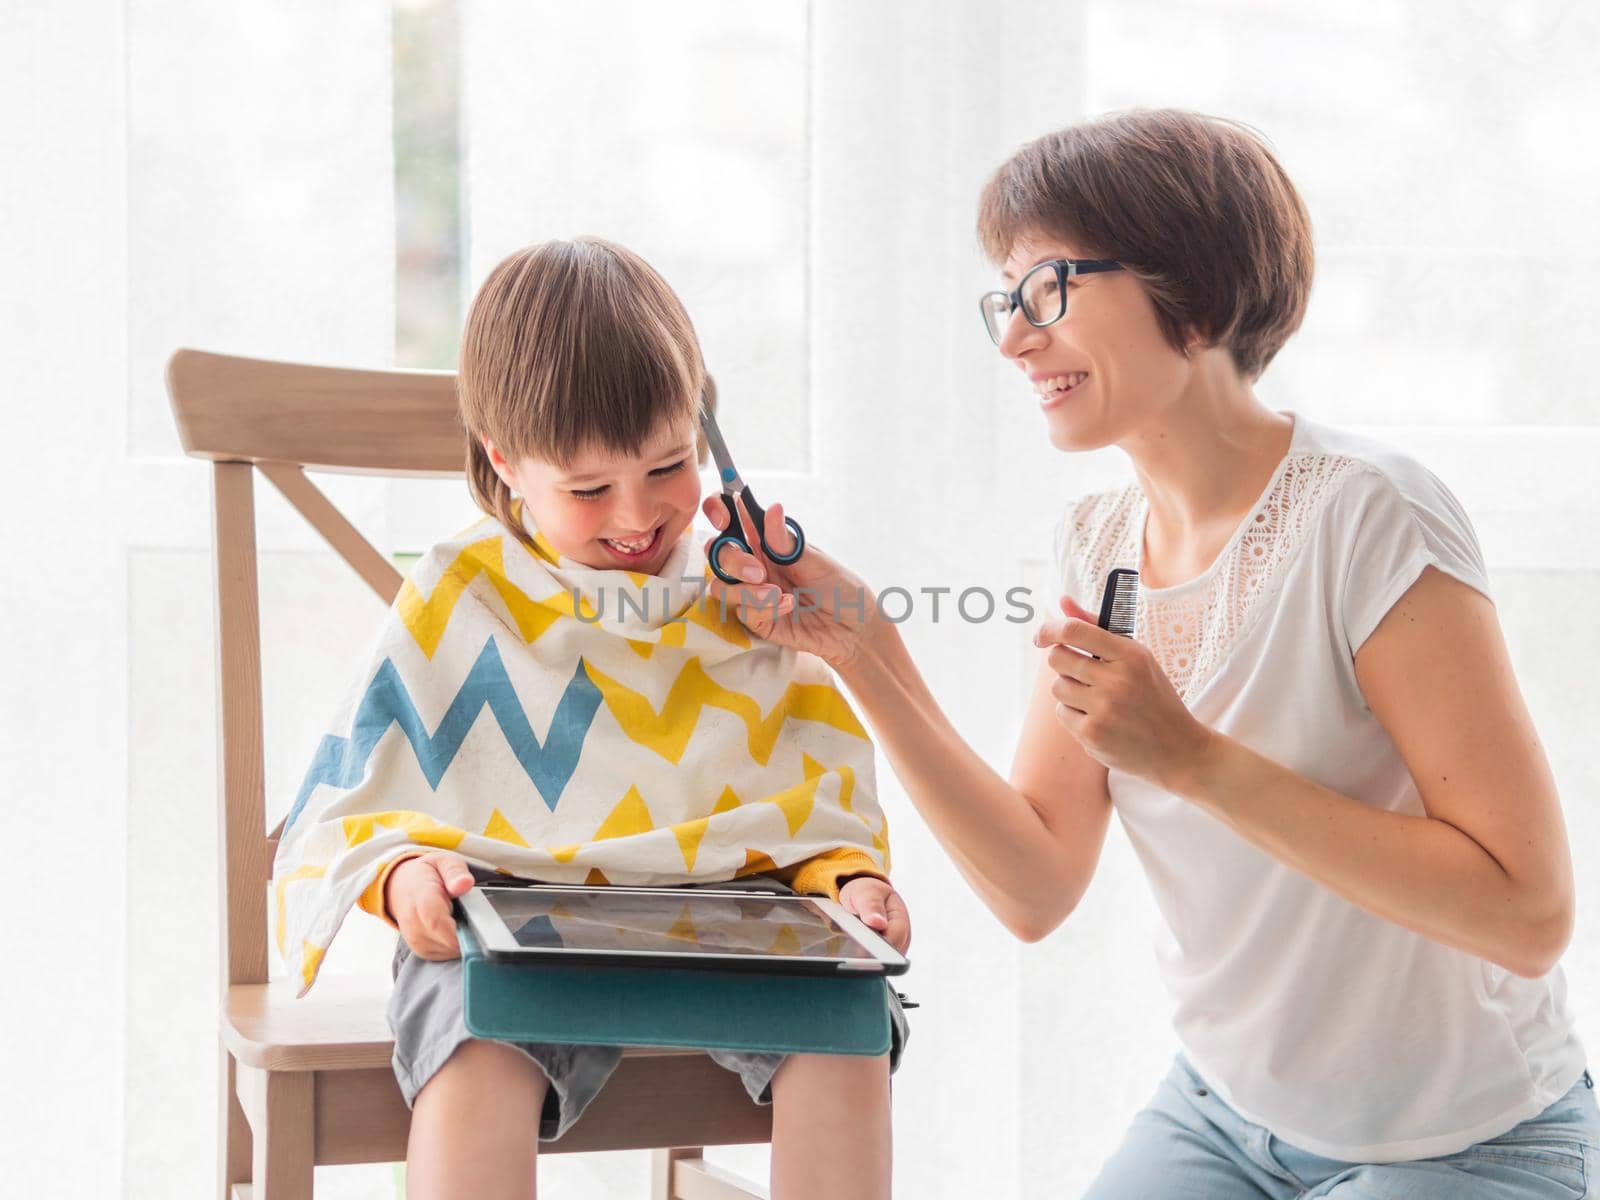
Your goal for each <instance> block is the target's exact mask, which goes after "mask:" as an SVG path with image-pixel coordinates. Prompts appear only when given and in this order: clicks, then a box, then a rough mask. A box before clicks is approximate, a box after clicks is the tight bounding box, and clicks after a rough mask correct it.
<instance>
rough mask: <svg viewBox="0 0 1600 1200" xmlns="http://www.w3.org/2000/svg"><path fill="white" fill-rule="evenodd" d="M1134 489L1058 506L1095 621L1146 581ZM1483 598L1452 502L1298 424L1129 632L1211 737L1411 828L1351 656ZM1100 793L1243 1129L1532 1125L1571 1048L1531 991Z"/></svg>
mask: <svg viewBox="0 0 1600 1200" xmlns="http://www.w3.org/2000/svg"><path fill="white" fill-rule="evenodd" d="M1145 516H1146V503H1145V498H1144V496H1143V494H1142V493H1141V492H1140V491H1139V489H1138V487H1137V486H1129V487H1126V488H1123V489H1120V490H1117V491H1112V492H1106V493H1102V494H1099V495H1094V496H1088V497H1085V498H1084V499H1082V500H1079V501H1077V502H1076V503H1074V504H1073V505H1072V506H1071V507H1069V509H1068V511H1067V514H1066V518H1065V519H1064V520H1063V522H1062V524H1061V527H1060V530H1059V534H1058V539H1057V547H1056V549H1057V563H1058V569H1059V571H1060V580H1061V585H1062V587H1063V590H1064V591H1066V592H1067V594H1069V595H1071V596H1072V597H1073V599H1075V600H1076V601H1077V602H1078V603H1079V604H1080V605H1081V606H1082V607H1084V608H1085V609H1087V610H1088V611H1090V612H1098V611H1099V608H1100V600H1101V593H1102V590H1103V589H1104V586H1105V580H1106V576H1107V574H1108V572H1109V571H1110V570H1111V569H1112V568H1113V567H1129V568H1134V569H1139V568H1140V567H1141V566H1142V565H1143V563H1142V559H1143V553H1142V548H1143V534H1144V526H1145ZM1429 566H1433V567H1436V568H1437V569H1439V570H1441V571H1444V572H1446V573H1447V574H1450V575H1452V576H1454V577H1456V578H1458V579H1460V580H1462V581H1463V582H1465V583H1467V584H1468V585H1470V586H1471V587H1473V588H1476V589H1477V590H1479V591H1481V592H1483V593H1484V594H1485V595H1487V594H1488V581H1487V576H1486V573H1485V571H1484V566H1483V560H1482V556H1481V554H1480V552H1479V549H1478V544H1477V540H1476V537H1475V536H1474V534H1473V531H1472V525H1471V522H1470V521H1469V520H1468V518H1467V515H1466V513H1465V511H1464V510H1463V509H1462V508H1461V506H1460V504H1459V503H1458V502H1457V501H1456V499H1455V497H1454V496H1452V495H1451V494H1450V492H1449V490H1448V489H1447V488H1445V486H1444V485H1443V484H1442V483H1440V482H1439V480H1438V479H1436V478H1435V477H1434V476H1433V475H1432V474H1430V473H1429V472H1428V471H1427V470H1426V469H1425V468H1423V467H1422V466H1421V465H1419V464H1418V463H1416V462H1415V461H1414V460H1412V459H1409V458H1407V457H1405V456H1404V455H1400V454H1398V453H1396V452H1394V451H1392V450H1390V449H1388V448H1387V447H1385V446H1383V445H1382V444H1380V443H1377V442H1373V441H1370V440H1368V439H1365V438H1360V437H1357V436H1355V435H1352V434H1348V433H1344V432H1342V431H1339V430H1336V429H1333V428H1331V427H1328V426H1324V425H1320V424H1317V423H1315V422H1312V421H1308V420H1306V419H1305V418H1304V417H1297V418H1296V419H1295V427H1294V434H1293V437H1292V439H1291V442H1290V446H1289V451H1288V454H1287V455H1286V456H1285V458H1284V459H1283V461H1282V462H1281V463H1280V464H1279V466H1278V468H1277V470H1276V471H1275V472H1274V474H1273V476H1272V479H1271V480H1270V481H1269V482H1268V484H1267V486H1266V488H1265V489H1264V490H1263V492H1262V494H1261V496H1260V498H1259V499H1258V500H1257V502H1256V504H1255V505H1254V506H1253V507H1252V508H1251V510H1250V512H1249V514H1248V515H1247V516H1246V517H1245V519H1244V520H1243V521H1242V522H1241V523H1240V525H1239V527H1238V528H1237V529H1236V530H1235V531H1234V534H1233V536H1232V538H1230V539H1229V541H1228V543H1227V545H1226V546H1225V547H1224V548H1223V550H1222V552H1221V553H1220V554H1219V555H1218V557H1217V559H1216V561H1214V562H1213V563H1212V564H1211V566H1210V567H1209V568H1207V569H1206V571H1204V572H1203V573H1202V574H1200V575H1199V576H1197V577H1196V578H1194V579H1191V580H1188V581H1186V582H1184V583H1181V584H1178V585H1176V586H1173V587H1167V588H1154V589H1152V588H1141V589H1140V593H1139V609H1138V618H1137V622H1136V632H1135V636H1136V637H1137V639H1138V640H1139V641H1140V642H1142V643H1143V644H1145V645H1146V646H1148V647H1150V649H1151V650H1152V652H1153V653H1154V654H1155V656H1156V658H1157V659H1158V661H1159V662H1160V663H1161V665H1162V666H1163V668H1164V669H1165V670H1166V672H1167V674H1168V676H1169V678H1170V679H1171V680H1172V682H1173V684H1174V686H1175V687H1176V688H1177V690H1178V692H1179V694H1180V695H1181V696H1182V697H1183V700H1184V703H1185V704H1186V705H1187V706H1188V707H1189V709H1190V710H1191V711H1192V712H1193V713H1194V714H1195V715H1196V716H1197V717H1198V718H1199V719H1200V720H1202V721H1204V722H1205V723H1206V724H1207V725H1209V726H1211V727H1213V728H1215V729H1218V730H1220V731H1221V732H1223V733H1226V734H1228V735H1229V736H1230V737H1233V738H1236V739H1238V740H1239V741H1241V742H1243V743H1244V744H1246V745H1248V746H1250V747H1252V748H1253V749H1255V750H1257V751H1258V752H1260V753H1262V754H1265V755H1266V756H1267V757H1269V758H1272V759H1273V760H1274V761H1277V762H1280V763H1283V764H1284V765H1286V766H1288V767H1290V768H1291V769H1293V770H1295V771H1296V772H1298V773H1300V774H1302V775H1304V776H1306V777H1308V778H1311V779H1314V780H1316V781H1317V782H1319V783H1321V784H1323V785H1324V786H1327V787H1330V788H1333V789H1334V790H1336V791H1339V792H1342V793H1343V794H1345V795H1349V796H1354V797H1356V798H1357V799H1360V800H1363V801H1365V802H1366V803H1368V804H1372V805H1375V806H1377V807H1380V808H1384V809H1388V810H1391V811H1396V812H1407V813H1412V814H1421V813H1423V812H1424V809H1423V806H1422V802H1421V797H1420V795H1419V793H1418V791H1417V788H1416V785H1415V783H1414V782H1413V781H1412V779H1411V776H1410V774H1409V772H1408V771H1407V769H1406V766H1405V763H1404V762H1403V761H1402V759H1401V758H1400V755H1399V752H1398V751H1397V750H1396V748H1395V746H1394V743H1393V742H1392V741H1391V740H1390V738H1389V736H1388V734H1387V733H1386V731H1385V730H1384V729H1383V727H1382V726H1381V725H1380V724H1379V723H1378V721H1377V719H1376V718H1375V717H1374V716H1373V714H1372V712H1371V710H1370V709H1369V708H1368V707H1367V705H1366V703H1365V701H1364V700H1363V699H1362V696H1361V690H1360V687H1359V685H1358V683H1357V681H1356V677H1355V666H1354V661H1355V654H1356V651H1357V650H1359V649H1360V647H1361V645H1362V644H1363V643H1364V642H1365V641H1366V639H1367V637H1368V636H1370V635H1371V633H1372V631H1373V630H1374V629H1376V628H1377V626H1378V624H1379V622H1380V621H1382V619H1383V617H1384V615H1385V614H1386V613H1387V612H1388V611H1389V609H1390V608H1391V607H1393V605H1394V603H1395V602H1396V601H1397V600H1398V599H1399V598H1400V597H1401V596H1402V595H1403V594H1404V593H1405V592H1406V590H1407V589H1409V588H1410V586H1411V585H1412V584H1413V583H1414V582H1415V581H1416V579H1417V577H1418V576H1420V575H1421V574H1422V572H1423V570H1425V569H1426V568H1427V567H1429ZM1109 785H1110V790H1111V797H1112V800H1113V802H1114V804H1115V806H1116V809H1117V814H1118V817H1119V819H1120V820H1121V822H1122V824H1123V827H1124V829H1125V830H1126V831H1127V834H1128V837H1129V840H1130V841H1131V843H1132V844H1133V847H1134V850H1135V851H1136V853H1137V854H1138V856H1139V858H1140V861H1141V863H1142V865H1143V867H1144V869H1145V872H1146V874H1147V876H1148V877H1149V879H1150V883H1151V887H1152V890H1153V892H1154V894H1155V898H1156V901H1157V904H1158V906H1159V908H1160V909H1161V913H1162V916H1163V918H1164V927H1163V928H1162V929H1160V930H1158V931H1157V954H1158V958H1159V960H1160V965H1161V968H1162V973H1163V975H1164V977H1165V979H1166V982H1167V985H1168V988H1169V990H1170V991H1171V993H1172V997H1173V1000H1174V1005H1175V1009H1174V1022H1175V1025H1176V1028H1177V1032H1178V1036H1179V1039H1180V1041H1181V1042H1182V1043H1183V1046H1184V1049H1185V1052H1186V1054H1187V1055H1188V1057H1189V1059H1190V1061H1191V1062H1192V1063H1193V1065H1194V1066H1195V1068H1196V1069H1197V1070H1198V1071H1199V1072H1200V1073H1201V1075H1203V1076H1204V1077H1205V1078H1206V1080H1207V1081H1208V1083H1210V1084H1211V1086H1213V1087H1214V1088H1215V1090H1216V1091H1217V1093H1218V1094H1219V1095H1221V1096H1223V1097H1224V1098H1225V1099H1226V1100H1228V1101H1229V1102H1230V1103H1231V1104H1232V1105H1233V1106H1234V1107H1235V1108H1236V1109H1237V1110H1239V1112H1241V1113H1242V1114H1243V1115H1244V1116H1245V1117H1247V1118H1248V1119H1251V1120H1254V1121H1256V1122H1257V1123H1258V1124H1262V1125H1265V1126H1266V1127H1267V1128H1269V1129H1271V1130H1272V1131H1273V1132H1274V1133H1276V1134H1277V1135H1278V1136H1280V1137H1282V1138H1284V1139H1285V1140H1286V1141H1289V1142H1292V1143H1294V1144H1296V1145H1298V1146H1301V1147H1303V1148H1305V1149H1307V1150H1310V1151H1311V1152H1312V1153H1315V1154H1321V1155H1324V1156H1326V1157H1329V1158H1335V1159H1341V1160H1348V1161H1362V1162H1387V1161H1397V1160H1400V1159H1410V1158H1424V1157H1432V1156H1435V1155H1441V1154H1449V1153H1453V1152H1455V1151H1457V1150H1461V1149H1464V1148H1465V1147H1467V1146H1469V1145H1471V1144H1473V1143H1474V1142H1477V1141H1481V1140H1483V1139H1485V1138H1488V1137H1493V1136H1495V1135H1497V1134H1499V1133H1502V1132H1504V1131H1505V1130H1507V1129H1509V1128H1511V1127H1512V1126H1513V1125H1515V1124H1517V1123H1518V1122H1519V1121H1522V1120H1524V1119H1525V1118H1527V1117H1530V1116H1533V1115H1534V1114H1535V1113H1538V1112H1540V1111H1542V1110H1543V1109H1544V1108H1545V1107H1547V1106H1548V1105H1549V1104H1550V1103H1551V1102H1553V1101H1554V1100H1556V1099H1557V1098H1558V1097H1560V1096H1561V1095H1562V1094H1564V1093H1565V1092H1566V1090H1567V1089H1568V1088H1569V1087H1571V1086H1572V1084H1573V1082H1574V1081H1575V1080H1576V1079H1577V1078H1578V1076H1579V1075H1580V1074H1581V1073H1582V1071H1583V1066H1584V1054H1583V1048H1582V1046H1581V1045H1580V1044H1579V1042H1578V1040H1577V1037H1576V1035H1575V1034H1574V1032H1573V1029H1572V1021H1571V1017H1570V1015H1569V1013H1568V1011H1567V1008H1566V1001H1565V992H1566V987H1565V982H1564V979H1563V977H1562V974H1561V971H1560V969H1559V968H1557V969H1556V970H1555V971H1552V972H1551V973H1550V974H1549V975H1547V976H1545V977H1544V978H1542V979H1539V980H1526V979H1522V978H1519V977H1517V976H1514V975H1511V974H1510V973H1509V972H1507V971H1505V970H1503V969H1501V968H1499V967H1497V966H1494V965H1493V964H1491V963H1488V962H1486V961H1484V960H1483V959H1480V958H1476V957H1474V956H1472V955H1468V954H1465V953H1463V952H1461V951H1458V950H1453V949H1450V948H1448V947H1445V946H1442V945H1440V944H1439V943H1437V942H1433V941H1429V940H1428V939H1425V938H1423V937H1421V936H1420V935H1417V934H1414V933H1411V932H1410V931H1408V930H1406V929H1404V928H1402V927H1401V926H1399V925H1396V924H1393V923H1391V922H1389V921H1386V920H1384V919H1382V918H1380V917H1377V916H1374V915H1372V914H1370V913H1368V912H1366V911H1364V910H1362V909H1359V908H1357V907H1355V906H1354V905H1352V904H1350V903H1348V902H1347V901H1345V900H1343V899H1341V898H1339V897H1338V896H1335V895H1334V894H1333V893H1332V892H1329V891H1327V890H1326V889H1325V888H1323V887H1321V886H1320V885H1318V884H1315V883H1313V882H1312V881H1311V880H1309V879H1307V878H1306V877H1305V876H1303V875H1301V874H1299V873H1298V872H1296V871H1294V870H1292V869H1291V868H1289V867H1287V866H1284V865H1283V864H1281V863H1279V862H1277V861H1276V860H1275V859H1273V858H1271V857H1270V856H1268V855H1266V854H1265V853H1263V852H1262V851H1260V850H1257V849H1256V848H1255V847H1253V846H1251V845H1250V844H1249V843H1248V842H1246V841H1244V840H1243V839H1242V838H1240V837H1238V836H1237V835H1236V834H1234V833H1233V832H1231V831H1230V830H1228V829H1227V828H1226V827H1225V826H1223V825H1222V824H1221V822H1219V821H1217V820H1215V819H1214V818H1212V817H1210V816H1208V815H1206V814H1205V813H1203V812H1201V811H1200V810H1198V809H1196V808H1194V807H1193V806H1192V805H1189V804H1187V803H1185V802H1184V801H1181V800H1179V799H1177V798H1176V797H1173V796H1171V795H1169V794H1167V793H1164V792H1161V791H1160V790H1158V789H1157V788H1155V787H1154V786H1153V785H1151V784H1149V783H1146V782H1145V781H1143V780H1139V779H1135V778H1133V777H1131V776H1128V775H1125V774H1123V773H1121V772H1118V771H1112V772H1111V774H1110V778H1109Z"/></svg>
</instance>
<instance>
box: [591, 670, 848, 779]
mask: <svg viewBox="0 0 1600 1200" xmlns="http://www.w3.org/2000/svg"><path fill="white" fill-rule="evenodd" d="M588 669H589V678H590V679H591V680H593V681H594V685H595V686H596V687H597V688H599V689H600V695H601V697H602V698H603V699H604V700H605V704H606V707H607V708H608V709H610V710H611V715H612V716H613V717H615V718H616V721H617V724H618V725H620V726H621V727H622V732H623V733H625V734H627V735H628V737H630V738H632V739H633V740H634V741H636V742H638V743H639V744H640V745H641V746H648V747H649V748H650V749H651V750H654V751H655V752H656V753H657V754H659V755H661V757H662V758H664V759H666V760H667V761H668V762H671V763H676V762H677V761H678V760H679V759H680V758H682V757H683V751H684V748H685V747H687V746H688V744H689V738H690V737H691V736H693V734H694V731H695V728H696V726H697V725H698V724H699V721H700V710H701V709H702V708H720V709H722V710H724V711H725V712H730V713H732V714H733V715H734V716H736V717H738V718H739V719H740V720H741V721H743V722H744V724H745V731H746V737H745V740H746V743H747V745H748V746H749V749H750V757H751V758H753V759H755V760H756V762H758V763H760V764H762V765H763V766H765V765H766V762H767V759H768V758H770V757H771V756H772V748H773V746H774V745H776V744H777V741H778V734H779V733H780V732H782V730H783V726H784V723H785V722H786V721H789V720H790V719H794V720H798V721H820V722H821V723H823V724H824V725H831V726H833V727H834V728H835V729H839V730H842V731H843V732H845V733H848V734H850V735H852V736H854V737H858V738H861V739H862V740H863V741H866V740H867V731H866V730H865V729H863V728H862V726H861V722H860V721H858V720H857V719H856V715H855V713H853V712H851V711H850V706H849V705H848V704H847V703H845V699H844V697H843V696H841V695H840V694H839V692H838V690H837V689H835V688H834V687H833V686H832V685H830V684H826V683H791V684H790V685H789V686H788V687H787V688H785V689H784V692H783V695H782V696H781V697H780V698H779V700H778V702H777V703H776V704H774V705H773V706H772V711H771V712H769V713H767V714H766V715H765V716H763V715H762V713H761V709H760V707H759V706H758V705H757V704H756V702H755V700H754V699H752V698H751V697H749V696H747V695H745V694H744V693H743V692H735V691H731V690H730V689H728V688H725V687H723V686H722V685H721V684H720V683H717V682H716V681H715V680H714V679H712V678H711V677H710V676H709V675H707V674H706V672H705V668H704V667H702V666H701V665H700V660H699V659H698V658H691V659H690V660H689V661H688V662H686V663H684V665H683V669H682V670H680V671H679V672H678V677H677V678H676V679H675V680H673V682H672V687H671V689H670V690H669V691H668V692H667V698H666V701H665V703H663V704H662V706H661V711H660V712H659V713H658V712H657V711H656V710H655V706H654V705H652V704H651V703H650V701H649V699H648V698H647V697H645V696H643V695H641V694H640V693H638V692H636V691H634V690H633V689H632V688H630V687H628V686H626V685H625V684H621V683H618V682H617V681H616V680H615V679H612V678H611V677H610V676H609V675H605V674H603V673H601V672H600V671H598V670H596V669H595V667H594V666H593V664H590V665H589V668H588Z"/></svg>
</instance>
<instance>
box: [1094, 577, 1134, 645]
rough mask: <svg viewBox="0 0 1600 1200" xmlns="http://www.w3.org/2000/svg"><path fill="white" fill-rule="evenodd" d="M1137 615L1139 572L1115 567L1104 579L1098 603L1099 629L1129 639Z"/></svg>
mask: <svg viewBox="0 0 1600 1200" xmlns="http://www.w3.org/2000/svg"><path fill="white" fill-rule="evenodd" d="M1138 615H1139V572H1137V571H1130V570H1128V569H1127V568H1126V567H1117V568H1116V569H1115V570H1113V571H1112V572H1111V574H1110V575H1108V576H1107V577H1106V591H1105V597H1104V598H1103V599H1102V600H1101V602H1100V622H1099V623H1100V628H1101V629H1107V630H1110V631H1111V632H1112V633H1114V634H1116V635H1117V636H1118V637H1125V638H1131V637H1132V636H1133V631H1134V627H1135V621H1136V619H1137V618H1138Z"/></svg>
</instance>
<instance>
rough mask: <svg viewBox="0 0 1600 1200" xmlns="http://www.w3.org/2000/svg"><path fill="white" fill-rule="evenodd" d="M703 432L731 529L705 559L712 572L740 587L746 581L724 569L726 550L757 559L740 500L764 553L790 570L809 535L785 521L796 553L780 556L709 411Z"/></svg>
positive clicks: (703, 415) (790, 520)
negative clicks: (736, 500) (731, 547)
mask: <svg viewBox="0 0 1600 1200" xmlns="http://www.w3.org/2000/svg"><path fill="white" fill-rule="evenodd" d="M700 428H702V429H704V430H705V432H706V442H707V444H708V445H710V447H711V457H712V458H714V459H715V460H716V463H717V476H718V478H719V479H720V481H721V483H722V503H723V505H724V506H725V507H726V508H727V510H728V528H727V529H726V530H725V531H724V532H723V533H722V534H720V535H719V536H718V537H717V538H716V539H715V540H714V541H712V543H711V550H710V552H709V553H708V554H707V555H706V558H707V560H708V561H709V562H710V563H711V569H712V570H713V571H714V572H716V576H717V578H718V579H720V580H722V582H723V583H730V584H734V585H738V584H741V583H743V582H744V581H743V580H742V579H740V578H738V576H736V575H730V574H729V573H728V572H727V571H724V570H723V569H722V564H721V563H720V562H719V561H718V560H719V559H720V558H721V557H722V551H723V548H724V547H726V546H729V545H734V546H737V547H739V549H741V550H743V551H744V552H745V553H746V554H749V555H752V556H754V555H755V551H754V550H752V549H751V548H750V542H749V540H748V539H747V538H746V537H745V535H744V522H743V521H741V520H740V519H739V506H738V505H737V504H735V503H734V497H735V496H738V497H739V498H740V499H741V500H743V501H744V506H745V508H747V509H749V510H750V515H751V517H753V518H754V519H755V523H756V536H757V538H758V540H759V541H760V543H761V550H762V553H764V554H765V555H766V556H767V557H768V558H770V559H771V560H772V561H773V562H775V563H778V564H780V565H782V566H788V565H789V564H790V563H792V562H794V561H795V560H796V559H798V558H799V557H800V555H801V554H803V553H804V552H805V548H806V535H805V531H804V530H802V529H801V528H800V525H799V523H798V522H797V521H796V520H795V519H794V518H793V517H788V516H786V517H784V518H783V523H784V525H785V526H787V527H788V530H789V535H790V536H791V537H793V538H794V549H793V550H791V551H789V553H787V554H779V553H778V552H777V551H776V550H774V549H773V548H772V547H771V546H770V545H769V544H768V543H767V514H766V510H765V509H763V508H762V507H761V505H759V504H757V503H756V497H755V493H754V492H752V491H751V490H750V485H749V484H748V483H746V482H745V481H744V480H743V479H740V478H739V469H738V468H737V467H735V466H734V465H733V456H732V455H731V454H729V453H728V443H727V442H725V441H723V440H722V431H721V430H720V429H718V428H717V419H716V417H714V416H712V415H711V410H710V409H707V410H705V411H704V412H703V413H701V415H700Z"/></svg>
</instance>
